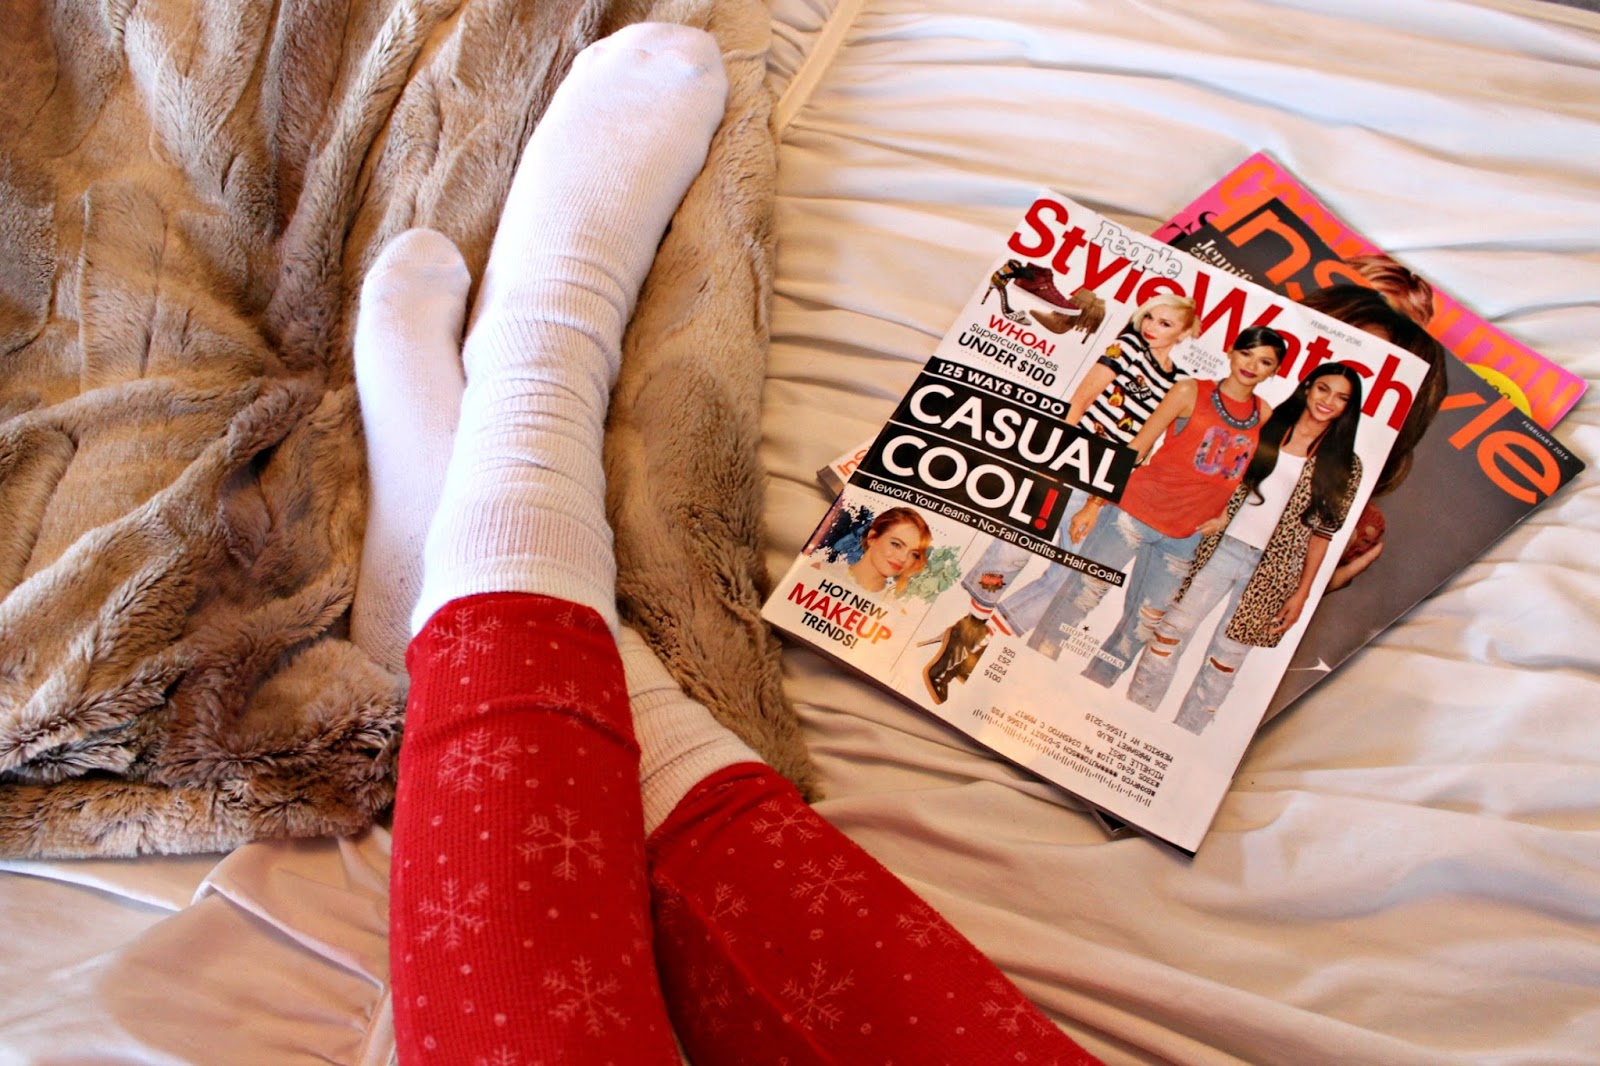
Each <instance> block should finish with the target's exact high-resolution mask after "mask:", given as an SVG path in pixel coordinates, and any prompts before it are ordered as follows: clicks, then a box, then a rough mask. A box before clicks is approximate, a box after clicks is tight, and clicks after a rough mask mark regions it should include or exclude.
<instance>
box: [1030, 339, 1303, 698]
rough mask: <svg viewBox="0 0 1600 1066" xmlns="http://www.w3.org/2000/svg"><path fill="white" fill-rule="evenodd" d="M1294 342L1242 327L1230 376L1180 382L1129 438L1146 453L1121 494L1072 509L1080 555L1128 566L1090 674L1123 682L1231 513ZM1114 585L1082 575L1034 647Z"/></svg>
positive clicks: (1077, 620) (1078, 618) (1055, 639)
mask: <svg viewBox="0 0 1600 1066" xmlns="http://www.w3.org/2000/svg"><path fill="white" fill-rule="evenodd" d="M1286 350H1287V344H1286V343H1285V341H1284V339H1283V337H1282V336H1281V335H1280V334H1279V333H1278V332H1277V331H1276V330H1273V329H1271V328H1270V327H1267V326H1252V327H1250V328H1249V329H1245V330H1243V331H1241V332H1240V333H1239V335H1238V337H1237V338H1236V339H1235V341H1234V344H1233V347H1232V348H1231V349H1230V350H1229V352H1228V374H1227V376H1226V377H1224V378H1223V379H1222V380H1221V381H1196V380H1194V379H1192V378H1189V379H1185V380H1181V381H1179V382H1177V383H1176V384H1174V385H1173V387H1172V389H1171V391H1169V392H1168V393H1167V395H1166V397H1165V398H1164V399H1163V400H1162V401H1161V404H1160V405H1159V406H1158V407H1157V408H1156V410H1155V413H1154V414H1152V415H1151V416H1150V419H1149V420H1148V421H1147V422H1145V424H1144V428H1142V429H1141V430H1140V431H1139V433H1138V434H1137V435H1136V436H1135V437H1134V438H1133V440H1132V442H1131V443H1130V446H1131V447H1132V448H1134V450H1136V451H1138V452H1139V453H1140V455H1141V457H1147V458H1146V460H1145V462H1144V465H1142V466H1140V467H1139V468H1138V469H1137V470H1135V471H1134V472H1133V475H1132V476H1131V477H1130V478H1129V479H1128V486H1127V489H1126V490H1125V491H1124V492H1123V495H1122V501H1121V503H1120V504H1110V503H1108V502H1107V501H1106V500H1104V499H1101V498H1098V497H1096V498H1091V499H1090V500H1089V502H1088V503H1087V504H1086V505H1085V506H1084V507H1083V508H1082V509H1081V510H1080V511H1078V512H1077V514H1075V515H1073V516H1072V521H1071V525H1070V527H1069V533H1068V535H1069V536H1070V538H1071V540H1072V543H1073V544H1074V545H1079V547H1078V548H1077V549H1076V550H1077V552H1078V554H1080V555H1082V556H1084V557H1085V558H1088V559H1092V560H1094V561H1095V562H1097V563H1100V564H1101V565H1103V566H1105V567H1107V568H1109V569H1112V570H1120V571H1122V572H1123V574H1124V581H1123V593H1124V596H1123V607H1122V617H1121V618H1120V619H1119V620H1118V622H1117V625H1116V628H1115V629H1114V630H1113V631H1112V633H1111V635H1110V636H1108V637H1107V638H1106V640H1105V641H1104V642H1103V643H1102V644H1101V646H1100V648H1099V650H1098V651H1097V652H1096V653H1095V655H1094V657H1093V658H1092V659H1091V660H1090V662H1089V665H1088V666H1087V667H1086V668H1085V669H1084V672H1083V673H1084V676H1085V677H1088V678H1090V679H1091V680H1094V681H1095V682H1097V683H1099V684H1102V685H1105V686H1107V687H1110V686H1111V685H1112V684H1113V683H1115V681H1116V680H1117V678H1118V677H1120V676H1121V675H1122V673H1123V671H1124V670H1126V669H1127V667H1128V664H1129V663H1130V662H1131V661H1132V659H1133V657H1134V655H1135V654H1137V652H1138V650H1139V648H1140V647H1141V646H1142V645H1143V643H1144V642H1145V640H1147V639H1148V638H1149V634H1150V632H1151V630H1153V629H1154V627H1155V625H1156V623H1158V622H1159V621H1160V620H1161V616H1162V614H1163V613H1165V610H1166V607H1167V604H1168V603H1169V602H1170V601H1171V600H1172V597H1173V595H1174V594H1175V593H1176V592H1177V590H1178V587H1179V585H1180V584H1181V583H1182V581H1183V578H1184V577H1185V576H1186V575H1187V574H1188V572H1189V564H1190V563H1191V562H1192V561H1193V559H1194V553H1195V551H1196V549H1197V548H1198V547H1199V544H1200V540H1201V538H1202V537H1204V536H1205V535H1206V534H1208V533H1212V532H1215V531H1216V530H1217V529H1220V528H1221V526H1222V524H1223V523H1224V522H1225V518H1224V512H1225V509H1226V506H1227V502H1228V499H1229V497H1230V496H1232V495H1233V490H1234V489H1235V488H1236V487H1237V486H1238V484H1239V481H1240V479H1241V478H1242V477H1243V476H1244V472H1245V469H1246V468H1247V467H1248V466H1249V465H1250V458H1251V456H1253V455H1254V454H1255V449H1256V442H1257V440H1258V439H1259V438H1260V433H1261V424H1262V423H1263V422H1264V421H1266V418H1267V416H1268V415H1269V414H1271V407H1270V406H1269V405H1268V404H1267V403H1266V401H1264V400H1262V399H1260V398H1259V397H1257V396H1256V395H1255V391H1256V388H1257V386H1259V385H1260V384H1261V383H1262V382H1264V381H1267V380H1268V379H1270V378H1271V377H1272V375H1273V374H1275V373H1276V372H1277V370H1278V366H1279V364H1280V363H1281V362H1282V361H1283V356H1284V353H1285V352H1286ZM1157 441H1161V442H1162V443H1161V447H1160V448H1159V449H1157V448H1156V447H1155V446H1156V443H1157ZM1152 449H1154V454H1153V455H1152V454H1151V452H1152ZM1102 512H1104V513H1102ZM1110 587H1111V586H1110V584H1108V583H1107V582H1106V581H1104V580H1102V579H1100V578H1096V577H1090V576H1089V575H1087V574H1082V573H1077V574H1074V575H1073V576H1072V578H1071V579H1070V580H1068V581H1067V583H1066V584H1065V585H1063V586H1062V588H1061V590H1060V592H1058V593H1057V594H1056V597H1055V599H1054V600H1053V601H1052V602H1051V605H1050V608H1049V609H1048V610H1047V611H1046V612H1045V618H1044V621H1043V622H1042V623H1041V624H1040V626H1039V628H1038V629H1037V630H1035V632H1034V635H1033V637H1032V638H1031V639H1030V640H1029V644H1030V646H1032V647H1034V648H1035V649H1037V650H1040V651H1043V652H1044V653H1045V654H1047V655H1050V656H1051V657H1052V658H1054V657H1055V654H1056V653H1058V652H1059V647H1060V640H1061V635H1062V633H1063V632H1067V631H1071V630H1076V629H1077V628H1079V627H1080V626H1081V625H1082V624H1083V620H1084V618H1086V617H1087V616H1088V615H1089V613H1090V612H1091V611H1093V610H1094V608H1095V607H1096V606H1097V605H1098V604H1099V603H1100V600H1101V599H1103V598H1104V596H1105V594H1106V590H1107V589H1109V588H1110Z"/></svg>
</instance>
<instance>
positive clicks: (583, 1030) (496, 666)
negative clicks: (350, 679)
mask: <svg viewBox="0 0 1600 1066" xmlns="http://www.w3.org/2000/svg"><path fill="white" fill-rule="evenodd" d="M406 663H407V666H408V668H409V670H410V672H411V696H410V701H409V704H408V706H407V708H406V732H405V743H404V744H403V746H402V748H401V755H400V782H399V791H398V794H397V795H396V799H395V819H394V855H393V864H392V867H391V875H390V896H391V899H390V907H391V921H390V961H391V968H392V985H393V1003H394V1017H395V1038H396V1043H397V1045H398V1047H399V1049H400V1060H401V1062H402V1063H408V1064H409V1063H419V1064H421V1063H438V1064H441V1066H477V1064H480V1063H482V1064H486V1066H498V1064H508V1066H509V1064H515V1066H530V1064H533V1063H539V1062H545V1063H551V1064H554V1063H558V1062H559V1063H562V1064H575V1066H587V1064H603V1063H615V1064H616V1066H632V1064H635V1063H639V1064H654V1063H674V1064H675V1063H677V1062H679V1061H680V1060H679V1056H678V1054H677V1052H676V1050H675V1045H674V1041H673V1039H672V1034H671V1027H670V1025H669V1023H668V1021H667V1016H666V1013H665V1011H664V1009H663V1007H662V1003H661V993H660V985H659V981H658V980H657V977H656V971H655V966H654V962H653V960H652V958H651V950H650V923H649V910H648V907H649V903H648V888H647V886H646V884H645V878H644V861H645V860H644V823H643V815H642V814H641V812H640V804H639V759H638V748H637V746H636V745H635V744H634V741H633V725H632V719H631V716H630V714H629V711H628V692H627V684H626V682H625V680H624V678H623V674H622V662H621V659H620V658H619V657H618V655H617V650H616V645H615V643H614V642H613V640H612V638H611V634H610V632H609V631H608V630H607V629H606V627H605V624H604V623H603V622H602V621H601V620H600V617H599V615H597V614H595V612H594V611H592V610H590V609H588V608H586V607H580V606H578V605H576V604H572V603H567V602H565V601H562V600H553V599H549V598H547V597H543V596H531V595H524V594H495V595H487V596H471V597H467V598H465V599H460V600H455V601H453V602H451V603H450V604H448V605H446V606H445V607H444V608H442V609H441V610H440V611H439V612H438V613H437V614H435V615H434V616H433V618H431V619H430V620H429V622H428V624H427V625H426V626H425V627H424V628H423V630H422V632H421V633H419V634H418V635H417V637H416V639H415V640H413V641H412V642H411V646H410V648H409V650H408V652H407V655H406Z"/></svg>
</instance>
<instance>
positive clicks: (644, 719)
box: [617, 628, 762, 834]
mask: <svg viewBox="0 0 1600 1066" xmlns="http://www.w3.org/2000/svg"><path fill="white" fill-rule="evenodd" d="M617 648H618V649H619V650H620V651H621V652H622V669H623V671H624V672H625V673H626V674H627V678H628V700H629V702H631V703H632V704H633V732H634V736H635V737H637V738H638V741H639V791H640V793H641V794H642V795H643V796H644V831H645V833H647V834H649V833H653V832H655V831H656V827H657V826H658V825H660V824H661V823H662V822H664V821H666V819H667V815H669V814H671V813H672V809H673V808H674V807H676V806H677V805H678V801H679V800H681V799H683V797H684V796H686V795H688V793H689V790H690V789H692V788H694V786H695V785H698V784H699V783H700V782H701V781H704V780H705V779H706V777H708V776H709V775H711V774H714V773H716V772H717V771H718V770H720V769H722V768H723V767H725V766H732V765H734V764H735V763H741V762H761V761H762V759H761V756H759V755H757V754H756V753H755V752H754V751H752V750H751V749H750V747H749V745H747V744H745V742H744V741H742V740H740V739H739V738H738V737H737V736H735V735H734V734H733V733H732V732H731V731H730V730H729V729H728V727H727V726H725V725H723V724H722V723H721V722H718V721H717V720H716V719H715V718H713V717H712V716H711V712H710V711H708V710H706V708H705V705H704V704H701V703H699V702H697V701H695V700H692V699H690V698H689V697H688V696H685V695H684V694H683V690H682V689H681V688H679V687H678V683H677V682H676V681H674V680H673V678H672V675H671V674H669V673H667V668H666V667H665V666H662V665H661V660H660V659H658V658H657V657H656V653H655V652H653V651H651V650H650V646H649V645H648V644H646V643H645V642H644V638H643V637H641V636H639V634H638V633H636V632H634V631H633V630H631V629H626V628H625V629H623V630H622V632H621V633H619V634H618V636H617Z"/></svg>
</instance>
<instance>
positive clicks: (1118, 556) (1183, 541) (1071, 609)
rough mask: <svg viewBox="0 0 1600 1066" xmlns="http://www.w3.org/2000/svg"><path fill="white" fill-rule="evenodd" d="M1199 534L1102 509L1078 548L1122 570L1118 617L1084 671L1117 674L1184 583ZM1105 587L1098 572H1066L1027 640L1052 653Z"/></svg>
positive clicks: (1100, 680) (1099, 676)
mask: <svg viewBox="0 0 1600 1066" xmlns="http://www.w3.org/2000/svg"><path fill="white" fill-rule="evenodd" d="M1200 539H1201V538H1200V534H1199V533H1191V534H1190V535H1189V536H1187V537H1169V536H1167V535H1166V534H1165V533H1162V532H1161V531H1160V530H1158V529H1154V528H1152V527H1150V526H1148V525H1146V524H1145V523H1143V522H1141V521H1140V520H1139V519H1137V518H1135V517H1133V515H1131V514H1129V513H1128V512H1126V511H1124V510H1122V508H1120V507H1114V506H1108V507H1105V508H1103V509H1102V510H1101V513H1100V516H1099V519H1098V520H1097V521H1096V522H1095V524H1094V528H1093V529H1091V530H1090V531H1089V534H1088V536H1086V537H1084V538H1083V544H1082V546H1081V547H1080V548H1079V549H1078V553H1079V554H1080V555H1083V556H1084V557H1085V558H1088V559H1093V560H1094V561H1095V562H1097V563H1100V564H1101V565H1103V566H1107V567H1110V568H1112V569H1114V570H1121V571H1123V572H1124V573H1125V574H1126V575H1127V578H1126V580H1125V581H1124V583H1123V586H1122V591H1123V600H1122V617H1121V618H1120V619H1118V621H1117V625H1116V628H1114V629H1113V630H1112V632H1111V635H1110V636H1108V637H1107V638H1106V639H1105V641H1104V642H1102V644H1101V645H1100V650H1099V651H1098V652H1097V653H1096V654H1095V657H1094V658H1093V659H1091V660H1090V662H1089V665H1088V666H1087V667H1085V668H1084V671H1083V676H1084V677H1087V678H1089V679H1090V680H1091V681H1094V682H1096V683H1097V684H1100V685H1104V686H1107V687H1109V686H1111V685H1112V684H1114V683H1115V682H1116V680H1117V678H1119V677H1121V676H1122V673H1123V671H1124V670H1126V669H1127V668H1128V666H1129V664H1130V663H1131V662H1132V661H1133V658H1134V656H1135V655H1136V654H1138V651H1139V649H1140V648H1141V647H1143V645H1144V642H1145V641H1146V640H1148V639H1149V638H1150V634H1151V632H1152V630H1153V629H1154V628H1155V625H1156V623H1157V622H1159V621H1160V619H1161V615H1162V614H1163V613H1165V611H1166V609H1167V605H1168V604H1170V603H1171V602H1172V597H1173V596H1175V595H1176V594H1177V592H1178V589H1179V588H1181V587H1182V586H1183V579H1184V578H1185V577H1187V576H1188V574H1189V567H1190V565H1191V564H1192V563H1193V562H1194V553H1195V551H1196V550H1197V549H1198V548H1199V547H1200ZM1110 588H1111V586H1110V585H1109V584H1107V583H1106V582H1105V581H1102V580H1101V579H1099V578H1097V577H1090V576H1089V575H1087V574H1082V573H1077V572H1073V573H1071V574H1069V575H1068V576H1067V579H1066V580H1065V581H1064V582H1062V585H1061V588H1060V589H1059V590H1058V591H1057V592H1056V595H1055V598H1054V599H1053V600H1052V601H1051V603H1050V605H1049V607H1048V608H1047V609H1046V610H1045V612H1044V617H1043V618H1042V619H1041V620H1040V623H1039V628H1038V630H1037V631H1036V632H1035V633H1034V638H1033V639H1032V640H1030V641H1029V646H1030V647H1034V648H1035V649H1036V650H1040V651H1043V652H1044V653H1045V654H1046V655H1051V657H1052V658H1054V657H1055V656H1054V655H1053V654H1052V652H1055V653H1057V654H1059V648H1060V641H1061V637H1062V635H1063V634H1065V633H1066V632H1068V631H1070V630H1073V629H1076V628H1078V627H1079V626H1081V625H1082V624H1083V620H1084V619H1085V618H1087V617H1088V616H1089V614H1090V612H1092V611H1093V610H1094V609H1095V608H1096V607H1097V606H1099V604H1100V601H1101V600H1103V599H1104V598H1105V595H1106V591H1107V590H1108V589H1110ZM1052 644H1053V646H1052Z"/></svg>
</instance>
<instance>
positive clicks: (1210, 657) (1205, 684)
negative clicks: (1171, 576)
mask: <svg viewBox="0 0 1600 1066" xmlns="http://www.w3.org/2000/svg"><path fill="white" fill-rule="evenodd" d="M1230 617H1232V614H1231V612H1230V613H1229V614H1226V615H1224V616H1223V619H1222V621H1221V622H1220V623H1218V625H1217V631H1216V632H1215V633H1213V634H1212V636H1211V646H1210V647H1209V648H1207V649H1206V659H1205V662H1203V663H1201V664H1200V672H1199V673H1198V674H1196V675H1195V678H1194V681H1193V682H1192V683H1191V684H1190V685H1189V692H1188V694H1187V695H1186V696H1184V698H1183V706H1181V707H1179V708H1178V716H1177V717H1176V718H1174V719H1173V721H1175V722H1177V723H1178V724H1179V725H1181V726H1183V728H1185V729H1187V730H1188V731H1189V732H1191V733H1194V734H1196V735H1198V734H1200V733H1203V732H1204V731H1205V728H1206V726H1208V725H1210V724H1211V722H1212V720H1213V719H1215V718H1216V716H1217V708H1219V707H1221V706H1222V702H1223V700H1225V699H1227V698H1228V692H1229V691H1230V690H1231V689H1232V688H1233V682H1234V680H1235V679H1236V678H1237V677H1238V676H1239V668H1240V667H1242V666H1243V665H1244V660H1245V656H1247V655H1249V654H1250V645H1248V644H1241V643H1239V642H1238V641H1237V640H1234V639H1233V638H1232V637H1230V636H1228V634H1227V629H1228V619H1229V618H1230Z"/></svg>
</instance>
